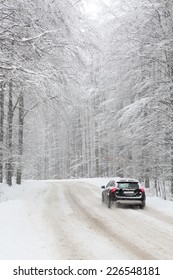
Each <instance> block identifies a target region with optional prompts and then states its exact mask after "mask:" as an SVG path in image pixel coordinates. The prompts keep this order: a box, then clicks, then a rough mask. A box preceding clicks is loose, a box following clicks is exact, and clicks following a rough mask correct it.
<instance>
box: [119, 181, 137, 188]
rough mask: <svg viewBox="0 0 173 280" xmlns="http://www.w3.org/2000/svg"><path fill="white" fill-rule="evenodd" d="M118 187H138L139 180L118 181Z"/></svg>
mask: <svg viewBox="0 0 173 280" xmlns="http://www.w3.org/2000/svg"><path fill="white" fill-rule="evenodd" d="M118 188H120V189H138V188H139V185H138V183H137V182H118Z"/></svg>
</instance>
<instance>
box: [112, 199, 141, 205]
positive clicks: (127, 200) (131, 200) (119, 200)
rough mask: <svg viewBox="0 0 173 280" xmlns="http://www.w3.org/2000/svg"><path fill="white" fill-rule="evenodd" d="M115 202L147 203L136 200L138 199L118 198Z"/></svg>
mask: <svg viewBox="0 0 173 280" xmlns="http://www.w3.org/2000/svg"><path fill="white" fill-rule="evenodd" d="M115 203H120V204H129V205H142V204H144V203H145V201H143V200H136V199H117V200H115Z"/></svg>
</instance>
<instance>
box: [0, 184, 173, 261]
mask: <svg viewBox="0 0 173 280" xmlns="http://www.w3.org/2000/svg"><path fill="white" fill-rule="evenodd" d="M97 180H98V179H97ZM88 181H89V182H90V183H89V182H88ZM101 181H102V180H101ZM96 182H97V184H95V185H94V184H91V183H95V182H93V179H87V180H83V181H82V180H81V181H80V180H63V181H26V182H24V183H23V185H22V186H15V187H13V188H8V187H7V186H5V185H1V186H0V224H1V225H2V227H1V231H0V248H1V250H0V259H50V260H51V259H61V260H63V259H68V260H73V259H77V260H80V259H84V260H87V259H89V260H106V259H107V260H109V259H126V260H133V259H140V260H143V259H148V260H149V259H152V260H154V259H159V260H166V259H169V260H172V259H173V242H172V240H173V202H172V201H164V200H162V199H160V198H157V197H152V196H151V197H150V196H147V206H146V208H145V209H144V210H141V209H130V208H116V207H115V206H113V207H112V208H111V209H108V208H107V206H106V205H105V204H102V203H101V192H102V190H101V188H100V187H98V186H100V184H101V183H100V181H96ZM11 237H12V238H11Z"/></svg>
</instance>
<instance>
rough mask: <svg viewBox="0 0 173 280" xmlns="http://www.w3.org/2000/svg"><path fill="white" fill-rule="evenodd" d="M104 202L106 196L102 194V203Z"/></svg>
mask: <svg viewBox="0 0 173 280" xmlns="http://www.w3.org/2000/svg"><path fill="white" fill-rule="evenodd" d="M104 202H105V200H104V195H103V194H102V203H104Z"/></svg>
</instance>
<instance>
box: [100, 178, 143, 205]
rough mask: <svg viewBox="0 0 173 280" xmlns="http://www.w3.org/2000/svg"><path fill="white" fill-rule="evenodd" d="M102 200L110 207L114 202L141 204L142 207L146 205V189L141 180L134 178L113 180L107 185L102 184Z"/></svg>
mask: <svg viewBox="0 0 173 280" xmlns="http://www.w3.org/2000/svg"><path fill="white" fill-rule="evenodd" d="M101 188H103V189H104V190H103V192H102V202H106V203H107V204H108V208H110V207H111V205H112V203H113V202H114V203H116V204H117V205H118V204H125V205H139V207H140V208H141V209H143V208H144V207H145V200H146V195H145V190H144V188H142V187H141V184H140V183H139V181H137V180H134V179H125V178H122V179H118V180H116V179H115V180H111V181H109V183H108V184H107V185H106V187H105V186H102V187H101Z"/></svg>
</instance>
